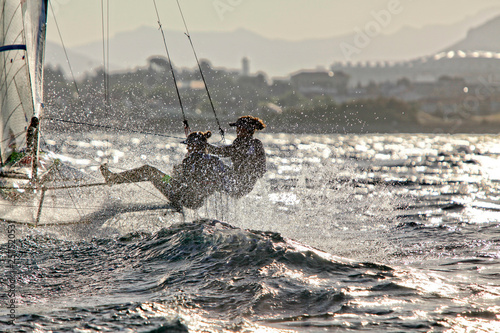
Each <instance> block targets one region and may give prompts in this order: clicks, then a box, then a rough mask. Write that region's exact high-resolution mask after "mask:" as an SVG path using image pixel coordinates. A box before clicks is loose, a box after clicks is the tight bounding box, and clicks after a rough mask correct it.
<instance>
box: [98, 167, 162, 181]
mask: <svg viewBox="0 0 500 333" xmlns="http://www.w3.org/2000/svg"><path fill="white" fill-rule="evenodd" d="M100 170H101V173H102V175H103V177H104V179H105V180H106V183H108V184H122V183H137V182H144V181H151V182H152V183H153V184H155V183H158V182H163V181H162V178H163V177H164V176H165V175H166V174H165V173H164V172H162V171H160V170H158V169H157V168H155V167H152V166H150V165H143V166H141V167H139V168H135V169H132V170H127V171H123V172H120V173H114V172H111V171H109V168H108V165H107V164H103V165H101V167H100ZM155 186H156V184H155Z"/></svg>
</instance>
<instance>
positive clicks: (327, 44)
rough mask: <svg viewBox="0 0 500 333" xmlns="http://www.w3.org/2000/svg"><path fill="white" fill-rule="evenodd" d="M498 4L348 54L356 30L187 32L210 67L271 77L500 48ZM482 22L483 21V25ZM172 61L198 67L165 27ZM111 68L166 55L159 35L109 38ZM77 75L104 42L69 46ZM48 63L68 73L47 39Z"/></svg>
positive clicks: (145, 31)
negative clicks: (246, 63) (298, 35)
mask: <svg viewBox="0 0 500 333" xmlns="http://www.w3.org/2000/svg"><path fill="white" fill-rule="evenodd" d="M499 13H500V8H496V9H495V10H489V11H484V12H481V13H479V14H477V15H475V16H471V17H469V18H467V19H465V20H463V21H460V22H458V23H455V24H452V25H433V26H427V27H423V28H411V27H406V28H404V29H401V30H399V31H398V32H397V33H394V34H391V35H386V34H383V31H382V33H381V34H380V35H378V36H375V37H373V38H371V39H370V42H369V43H368V45H366V46H364V47H362V48H358V51H359V52H357V53H355V54H354V53H353V54H352V56H351V57H349V58H346V56H345V51H343V49H342V46H344V47H345V46H346V45H352V46H355V41H356V38H357V33H356V32H353V33H352V34H348V35H343V36H337V37H332V38H322V39H309V40H302V41H289V40H283V39H269V38H266V37H264V36H260V35H258V34H255V33H253V32H250V31H247V30H243V29H239V30H235V31H233V32H192V33H191V36H192V39H193V42H194V45H195V48H196V51H197V53H198V57H199V58H201V59H209V60H210V62H211V63H212V65H213V66H214V67H227V68H233V69H234V68H236V69H239V68H240V67H241V60H242V58H243V57H247V58H248V59H249V60H250V66H251V67H250V70H251V72H258V71H263V72H265V73H267V74H268V75H269V76H271V77H274V76H286V75H288V74H290V73H292V72H294V71H297V70H300V69H313V68H317V67H318V66H321V67H324V68H328V67H329V66H330V65H331V64H332V63H334V62H346V61H352V62H359V61H403V60H410V59H413V58H417V57H421V56H426V55H429V54H434V53H437V52H439V51H443V50H459V49H460V50H485V51H494V52H500V34H499V33H498V32H499V31H500V16H496V15H498V14H499ZM484 22H486V23H484ZM165 35H166V40H167V45H168V47H169V52H170V56H171V58H172V61H173V63H174V65H176V66H178V67H190V68H192V67H194V66H196V63H195V59H194V56H193V52H192V50H191V48H190V46H189V41H188V39H187V37H186V36H185V35H184V33H182V32H178V31H165ZM448 45H451V46H448ZM109 47H110V54H109V59H110V62H111V64H110V68H111V70H129V69H132V68H134V67H137V66H144V65H145V64H146V61H147V59H148V58H149V57H150V56H154V55H163V56H164V55H165V48H164V45H163V40H162V37H161V33H160V32H159V31H158V29H156V28H153V27H145V26H144V27H141V28H138V29H136V30H133V31H129V32H121V33H118V34H116V35H115V36H114V37H112V38H111V39H110V42H109ZM67 52H68V57H69V59H70V63H71V66H72V68H73V71H74V73H75V75H76V76H78V75H81V74H83V73H84V72H86V71H89V70H92V69H95V68H97V67H102V58H103V56H102V41H98V42H97V41H96V42H93V43H89V44H85V45H81V46H78V47H73V48H70V49H68V50H67ZM46 63H48V64H51V65H59V66H61V67H62V68H63V70H64V71H65V72H66V73H68V65H67V61H66V58H65V56H64V53H63V50H62V48H61V46H59V45H58V44H55V43H51V42H48V43H47V51H46Z"/></svg>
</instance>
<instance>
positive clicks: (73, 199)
mask: <svg viewBox="0 0 500 333" xmlns="http://www.w3.org/2000/svg"><path fill="white" fill-rule="evenodd" d="M55 169H56V172H57V174H58V175H59V177H60V178H61V179H62V178H63V177H62V175H61V170H59V167H58V166H57V165H56V166H55ZM73 178H74V179H76V177H75V174H74V173H73ZM68 196H69V198H70V199H71V203H72V204H73V207H74V209H75V210H76V212H77V213H78V216H80V219H81V218H82V213H81V212H80V210H81V207H79V206H77V205H76V200H75V198H74V197H73V194H72V193H71V191H68Z"/></svg>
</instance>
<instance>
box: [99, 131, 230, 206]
mask: <svg viewBox="0 0 500 333" xmlns="http://www.w3.org/2000/svg"><path fill="white" fill-rule="evenodd" d="M211 135H212V133H211V132H210V131H207V132H192V133H190V134H189V135H188V137H187V138H186V140H184V141H182V143H185V144H186V145H187V146H186V148H187V154H186V157H185V158H184V159H183V160H182V163H181V164H180V165H176V166H174V168H173V173H172V177H171V178H170V177H169V176H168V175H167V174H165V173H164V172H162V171H160V170H158V169H157V168H155V167H152V166H150V165H143V166H141V167H139V168H136V169H132V170H127V171H124V172H121V173H113V172H111V171H109V169H108V166H107V165H106V164H103V165H101V168H100V170H101V173H102V175H103V177H104V179H105V180H106V183H108V184H122V183H136V182H143V181H150V182H151V183H152V184H153V185H154V186H155V187H156V188H157V189H158V190H159V191H160V192H161V193H162V194H163V195H164V196H166V197H167V199H168V200H169V201H170V202H171V203H172V205H173V206H174V207H175V208H176V209H177V210H181V209H182V207H186V208H191V209H198V208H200V207H201V206H202V205H203V203H204V201H205V199H206V198H207V197H209V196H210V195H212V194H213V193H214V192H215V191H222V189H223V187H224V183H225V181H224V177H225V171H226V168H225V166H224V164H223V163H222V161H221V160H220V159H219V158H218V157H216V156H212V155H209V154H208V153H207V146H208V143H207V139H208V138H209V137H210V136H211Z"/></svg>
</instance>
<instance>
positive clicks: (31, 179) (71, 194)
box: [0, 0, 224, 226]
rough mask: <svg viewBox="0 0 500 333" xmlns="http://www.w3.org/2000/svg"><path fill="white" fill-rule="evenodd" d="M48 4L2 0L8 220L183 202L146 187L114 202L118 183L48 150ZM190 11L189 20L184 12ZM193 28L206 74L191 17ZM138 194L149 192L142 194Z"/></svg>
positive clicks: (3, 194)
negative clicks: (44, 132)
mask: <svg viewBox="0 0 500 333" xmlns="http://www.w3.org/2000/svg"><path fill="white" fill-rule="evenodd" d="M153 3H154V6H155V11H156V14H157V18H158V21H157V22H158V24H159V26H160V30H161V33H162V36H163V42H164V45H165V51H166V54H167V58H168V60H169V64H170V69H171V73H172V76H173V79H174V85H175V88H176V91H177V97H178V100H179V104H180V108H181V111H182V116H183V124H184V131H185V134H186V135H187V134H188V133H189V125H188V122H187V119H186V116H185V113H184V109H183V107H182V102H181V97H180V94H179V89H178V86H177V83H176V80H175V74H174V70H173V67H172V62H171V61H170V56H169V53H168V49H167V44H166V41H165V35H164V33H163V29H162V27H161V23H160V17H159V14H158V9H157V7H156V2H155V1H154V0H153ZM178 5H179V11H180V12H181V15H182V10H181V8H180V4H179V3H178ZM48 9H49V2H48V0H0V18H1V23H0V25H1V27H0V75H1V81H0V140H1V141H0V222H7V223H18V224H25V225H31V226H41V225H44V226H47V225H61V224H63V225H64V224H66V225H67V224H75V223H88V222H92V221H96V220H99V219H100V218H101V217H104V219H101V220H106V218H108V217H109V216H113V214H116V213H118V214H120V213H122V212H137V211H139V212H140V211H144V210H169V209H172V210H176V209H173V207H172V206H171V205H169V204H168V203H167V204H166V203H165V201H164V200H160V201H159V200H158V197H153V198H151V197H147V195H146V196H144V195H142V194H141V195H138V196H135V197H134V196H129V198H128V199H129V200H128V201H126V203H125V204H123V202H120V203H116V202H114V203H110V202H109V201H110V200H109V194H108V191H111V190H110V189H109V186H105V185H107V184H106V183H105V182H103V181H102V180H101V181H98V182H96V181H95V180H94V179H92V178H89V177H88V175H85V174H83V173H81V172H79V171H78V170H76V169H75V168H72V167H71V166H67V165H64V164H63V163H61V162H60V161H59V160H58V159H57V157H56V158H54V154H52V155H51V156H48V155H50V154H41V153H40V138H41V136H40V132H41V128H40V120H41V119H42V116H43V111H44V104H43V63H44V51H45V36H46V26H47V11H48ZM103 16H104V15H103ZM182 18H183V20H184V16H183V15H182ZM184 24H185V21H184ZM185 28H186V36H187V37H188V38H189V41H190V43H191V46H192V49H193V53H194V55H195V58H196V61H197V63H198V67H199V70H200V74H201V76H202V78H203V81H204V82H205V78H204V76H203V72H202V70H201V66H200V62H199V60H198V57H197V55H196V52H195V49H194V46H193V43H192V41H191V38H190V35H189V31H188V29H187V25H186V24H185ZM105 80H106V79H105ZM105 86H106V82H105ZM205 88H206V92H207V96H208V98H209V100H210V103H211V106H212V110H213V112H214V115H215V119H216V121H217V124H218V126H219V130H220V132H221V136H222V137H223V135H224V131H223V130H222V128H221V126H220V123H219V120H218V118H217V115H216V112H215V108H214V106H213V102H212V99H211V97H210V93H209V91H208V88H207V85H206V82H205ZM96 188H99V190H95V189H96ZM121 197H123V196H121ZM137 197H140V198H141V199H143V200H141V201H140V202H139V201H138V199H137ZM150 199H153V200H150Z"/></svg>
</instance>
